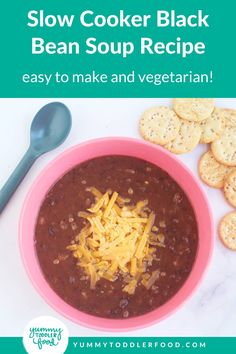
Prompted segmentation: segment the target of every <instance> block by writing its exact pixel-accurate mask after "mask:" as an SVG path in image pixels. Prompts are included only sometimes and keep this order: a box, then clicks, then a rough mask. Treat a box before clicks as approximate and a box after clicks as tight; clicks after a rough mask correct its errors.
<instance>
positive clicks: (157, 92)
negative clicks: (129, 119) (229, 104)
mask: <svg viewBox="0 0 236 354" xmlns="http://www.w3.org/2000/svg"><path fill="white" fill-rule="evenodd" d="M235 11H236V2H235V1H233V0H225V1H224V2H223V3H222V2H220V1H215V0H208V1H205V0H192V1H189V0H174V1H166V0H159V1H156V0H149V1H144V0H142V1H141V0H138V1H137V0H129V1H125V0H114V1H110V0H99V1H89V0H84V1H77V0H67V1H47V0H41V1H37V2H36V1H32V0H21V1H16V2H15V3H14V4H12V2H9V1H7V2H3V3H2V4H1V21H0V28H1V33H2V36H1V49H0V50H1V66H0V77H1V86H0V97H176V96H178V97H181V96H182V97H195V96H196V97H233V96H234V94H235V81H236V70H235V45H234V44H233V43H234V41H235V38H234V37H235Z"/></svg>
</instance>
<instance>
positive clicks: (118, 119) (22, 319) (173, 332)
mask: <svg viewBox="0 0 236 354" xmlns="http://www.w3.org/2000/svg"><path fill="white" fill-rule="evenodd" d="M51 101H53V100H51V99H0V116H1V118H0V121H1V129H0V147H1V149H0V166H1V173H0V186H1V185H2V184H3V183H4V181H5V180H6V179H7V177H8V176H9V174H10V173H11V171H12V170H13V169H14V167H15V166H16V164H17V162H18V161H19V159H20V158H21V156H22V155H23V153H24V152H25V150H26V148H27V144H28V140H29V139H28V136H29V126H30V122H31V119H32V118H33V116H34V114H35V113H36V112H37V110H38V109H39V108H40V107H41V106H42V105H44V104H46V103H48V102H51ZM61 101H62V102H64V103H65V104H67V105H68V107H69V108H70V109H71V112H72V115H73V130H72V132H71V134H70V136H69V138H68V139H67V140H66V142H65V143H64V144H63V145H62V146H61V147H59V148H58V149H56V150H54V151H52V152H50V153H48V154H46V155H44V156H42V157H41V158H40V159H39V160H38V161H37V162H36V163H35V165H34V166H33V167H32V169H31V171H30V172H29V174H28V175H27V176H26V178H25V180H24V181H23V182H22V184H21V186H20V187H19V189H18V190H17V192H16V193H15V195H14V196H13V198H12V199H11V201H10V203H9V204H8V206H7V208H6V209H5V211H4V212H3V213H2V215H0V238H1V242H0V244H1V247H0V284H1V289H0V336H21V335H22V332H23V329H24V327H25V326H26V324H27V323H28V321H30V320H31V319H33V318H34V317H37V316H40V315H52V316H55V317H57V318H59V319H61V320H62V321H63V322H64V323H65V325H66V326H67V327H68V329H69V333H70V335H71V336H105V335H108V336H112V335H114V336H116V335H117V336H119V335H120V336H121V335H124V336H235V334H236V325H235V324H236V253H235V252H232V251H229V250H227V249H226V248H225V247H224V246H223V245H222V244H221V242H220V241H219V240H218V236H217V234H216V235H214V238H215V247H214V253H213V258H212V261H211V264H210V267H209V268H208V270H207V273H206V276H205V278H204V280H203V282H202V283H201V285H200V287H199V288H198V290H197V291H196V293H195V294H194V295H193V296H192V297H191V299H190V300H188V301H187V302H186V303H185V305H184V306H183V307H182V308H181V309H180V310H178V311H177V312H176V313H175V314H173V315H172V316H170V317H168V318H167V319H166V320H164V321H162V322H161V323H159V324H156V325H154V326H151V327H149V328H146V329H142V330H137V331H132V332H128V333H117V334H116V333H106V332H99V331H95V330H91V329H88V328H84V327H81V326H78V325H77V324H74V323H73V322H71V321H69V320H67V319H65V318H64V317H62V316H60V315H59V314H58V313H56V312H55V311H54V310H53V309H52V308H50V307H49V306H48V305H47V304H46V303H45V301H44V300H43V299H42V298H41V297H40V296H39V295H38V293H37V292H36V290H35V289H34V287H33V285H32V284H31V282H30V280H29V279H28V276H27V275H26V272H25V270H24V268H23V264H22V262H21V258H20V254H19V247H18V221H19V214H20V210H21V207H22V203H23V201H24V198H25V196H26V194H27V191H28V190H29V187H30V186H31V184H32V182H33V181H34V179H35V178H36V176H37V175H38V174H39V173H40V171H41V170H42V168H44V166H46V165H47V163H48V162H49V161H51V160H52V159H53V158H54V157H56V156H57V155H58V154H59V153H61V152H62V151H64V150H65V149H67V148H68V147H70V146H73V145H75V144H78V143H80V142H82V141H85V140H88V139H91V138H96V137H103V136H129V137H139V133H138V129H137V122H138V119H139V116H140V114H141V113H142V112H143V111H144V110H145V109H146V108H149V107H150V106H152V105H158V104H170V100H168V99H61ZM217 105H218V106H226V107H234V108H236V99H218V100H217ZM204 150H206V146H203V145H202V146H201V145H199V146H198V147H197V148H196V149H195V150H194V152H192V153H190V154H186V155H183V156H181V157H179V158H180V159H181V160H182V161H183V162H184V163H185V164H186V165H187V166H188V167H189V168H190V169H191V170H192V171H193V172H194V173H195V174H197V163H198V159H199V156H200V155H201V153H202V152H203V151H204ZM203 188H204V189H205V191H206V193H207V195H208V198H209V200H210V203H211V205H212V210H213V214H214V219H215V223H216V225H217V223H218V220H219V219H220V217H221V216H223V215H224V214H225V213H226V212H228V211H230V210H231V209H232V208H231V207H230V206H229V205H228V204H227V202H226V201H225V199H224V196H223V194H222V192H221V191H219V190H214V189H213V188H208V187H207V186H206V185H203Z"/></svg>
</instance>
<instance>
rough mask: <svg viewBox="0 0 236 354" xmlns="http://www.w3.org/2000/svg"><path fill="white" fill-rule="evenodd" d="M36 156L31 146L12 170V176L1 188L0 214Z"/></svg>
mask: <svg viewBox="0 0 236 354" xmlns="http://www.w3.org/2000/svg"><path fill="white" fill-rule="evenodd" d="M36 158H37V156H36V154H35V153H34V152H33V151H32V150H31V148H30V147H29V149H28V150H27V152H26V153H25V155H24V156H23V158H22V160H21V161H20V162H19V164H18V165H17V166H16V168H15V170H14V171H13V172H12V174H11V176H10V177H9V178H8V180H7V181H6V183H5V184H4V186H3V187H2V189H1V190H0V214H1V212H2V211H3V209H4V208H5V206H6V205H7V203H8V202H9V200H10V198H11V196H12V195H13V194H14V192H15V190H16V189H17V187H18V186H19V184H20V183H21V181H22V180H23V178H24V177H25V175H26V174H27V172H28V171H29V169H30V167H31V166H32V165H33V163H34V161H35V160H36Z"/></svg>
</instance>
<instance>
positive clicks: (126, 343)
mask: <svg viewBox="0 0 236 354" xmlns="http://www.w3.org/2000/svg"><path fill="white" fill-rule="evenodd" d="M235 348H236V338H231V337H222V338H214V337H185V338H178V337H175V338H173V337H172V338H170V337H163V338H160V337H150V338H142V337H133V338H132V337H127V338H124V337H120V338H115V337H102V338H100V337H94V338H88V337H70V340H69V345H68V348H67V350H66V352H65V353H66V354H76V353H83V354H87V353H89V354H93V353H101V352H107V353H111V354H113V353H114V354H116V353H119V352H121V353H124V352H125V353H137V352H138V353H142V352H145V353H150V354H152V353H173V352H174V353H186V354H187V353H188V354H192V353H195V354H196V353H202V354H215V353H223V352H226V353H227V354H231V353H232V354H233V353H235ZM0 353H1V354H7V353H12V354H13V353H17V354H23V353H26V351H25V350H24V347H23V344H22V338H20V337H14V338H13V337H5V338H0Z"/></svg>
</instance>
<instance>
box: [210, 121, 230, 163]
mask: <svg viewBox="0 0 236 354" xmlns="http://www.w3.org/2000/svg"><path fill="white" fill-rule="evenodd" d="M211 150H212V153H213V155H214V157H215V159H216V160H217V161H219V162H220V163H223V164H224V165H226V166H236V127H232V128H230V127H227V128H226V129H225V131H224V132H223V133H222V135H221V136H220V137H219V138H218V139H216V140H215V141H213V143H211Z"/></svg>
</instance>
